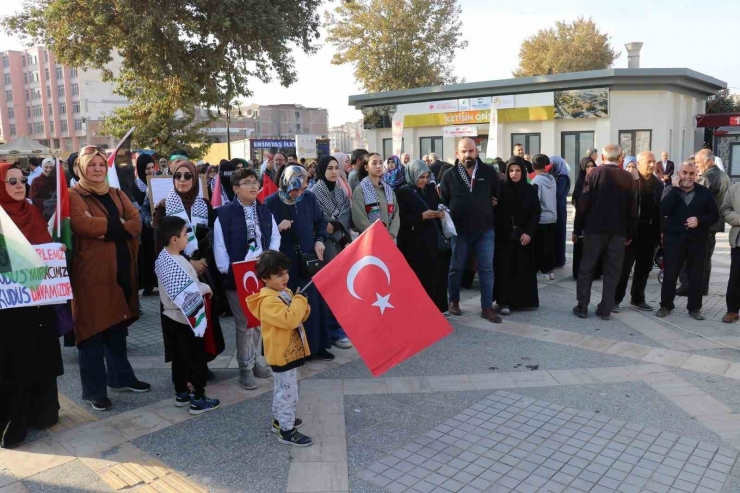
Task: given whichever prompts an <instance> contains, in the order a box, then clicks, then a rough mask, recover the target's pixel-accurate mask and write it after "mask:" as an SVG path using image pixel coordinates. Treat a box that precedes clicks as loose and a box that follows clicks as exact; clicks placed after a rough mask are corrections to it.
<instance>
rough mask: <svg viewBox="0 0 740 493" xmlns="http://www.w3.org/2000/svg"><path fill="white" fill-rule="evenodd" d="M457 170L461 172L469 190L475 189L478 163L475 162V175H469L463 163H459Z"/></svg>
mask: <svg viewBox="0 0 740 493" xmlns="http://www.w3.org/2000/svg"><path fill="white" fill-rule="evenodd" d="M457 172H458V173H460V176H461V177H462V179H463V182H465V185H466V186H467V187H468V190H470V191H471V192H472V191H473V184H474V183H475V174H476V173H477V172H478V163H475V168H473V176H472V179H471V177H469V176H468V172H467V171H465V168H464V167H463V165H462V164H458V165H457Z"/></svg>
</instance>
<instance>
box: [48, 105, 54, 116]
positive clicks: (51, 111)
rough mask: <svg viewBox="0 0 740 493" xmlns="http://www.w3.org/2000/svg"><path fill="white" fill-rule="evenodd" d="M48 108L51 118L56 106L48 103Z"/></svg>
mask: <svg viewBox="0 0 740 493" xmlns="http://www.w3.org/2000/svg"><path fill="white" fill-rule="evenodd" d="M47 106H48V108H47V109H48V110H49V118H51V115H53V114H54V107H53V106H52V105H51V104H48V105H47Z"/></svg>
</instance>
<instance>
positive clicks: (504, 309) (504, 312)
mask: <svg viewBox="0 0 740 493" xmlns="http://www.w3.org/2000/svg"><path fill="white" fill-rule="evenodd" d="M498 312H499V313H500V314H501V315H511V309H510V308H509V307H508V306H506V305H504V306H502V307H501V308H500V309H499V311H498Z"/></svg>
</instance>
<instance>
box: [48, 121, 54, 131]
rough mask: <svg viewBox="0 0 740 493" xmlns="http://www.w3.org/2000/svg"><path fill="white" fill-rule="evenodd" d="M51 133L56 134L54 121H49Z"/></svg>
mask: <svg viewBox="0 0 740 493" xmlns="http://www.w3.org/2000/svg"><path fill="white" fill-rule="evenodd" d="M49 133H51V134H53V133H54V120H51V121H49Z"/></svg>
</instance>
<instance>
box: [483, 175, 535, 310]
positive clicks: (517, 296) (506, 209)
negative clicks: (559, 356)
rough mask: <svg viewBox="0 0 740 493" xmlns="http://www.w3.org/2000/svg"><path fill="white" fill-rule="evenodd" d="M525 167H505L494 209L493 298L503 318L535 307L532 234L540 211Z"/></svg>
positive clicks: (533, 186) (533, 187)
mask: <svg viewBox="0 0 740 493" xmlns="http://www.w3.org/2000/svg"><path fill="white" fill-rule="evenodd" d="M525 173H526V168H524V167H523V165H522V164H520V163H518V162H510V163H509V165H508V166H507V167H506V181H505V182H504V186H503V187H502V191H501V198H500V199H499V202H498V206H497V207H496V256H495V259H494V269H495V272H496V275H495V276H494V278H495V281H496V282H495V287H494V291H495V293H494V294H495V297H496V301H497V302H498V310H499V312H500V313H501V314H502V315H508V314H510V313H511V309H512V308H514V309H516V308H538V307H539V306H540V301H539V296H538V292H537V263H536V261H535V260H536V259H535V251H534V234H535V231H536V230H537V224H538V223H539V221H540V214H541V213H542V208H541V207H540V200H539V198H538V196H537V186H535V185H530V184H529V183H527V178H526V176H525Z"/></svg>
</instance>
